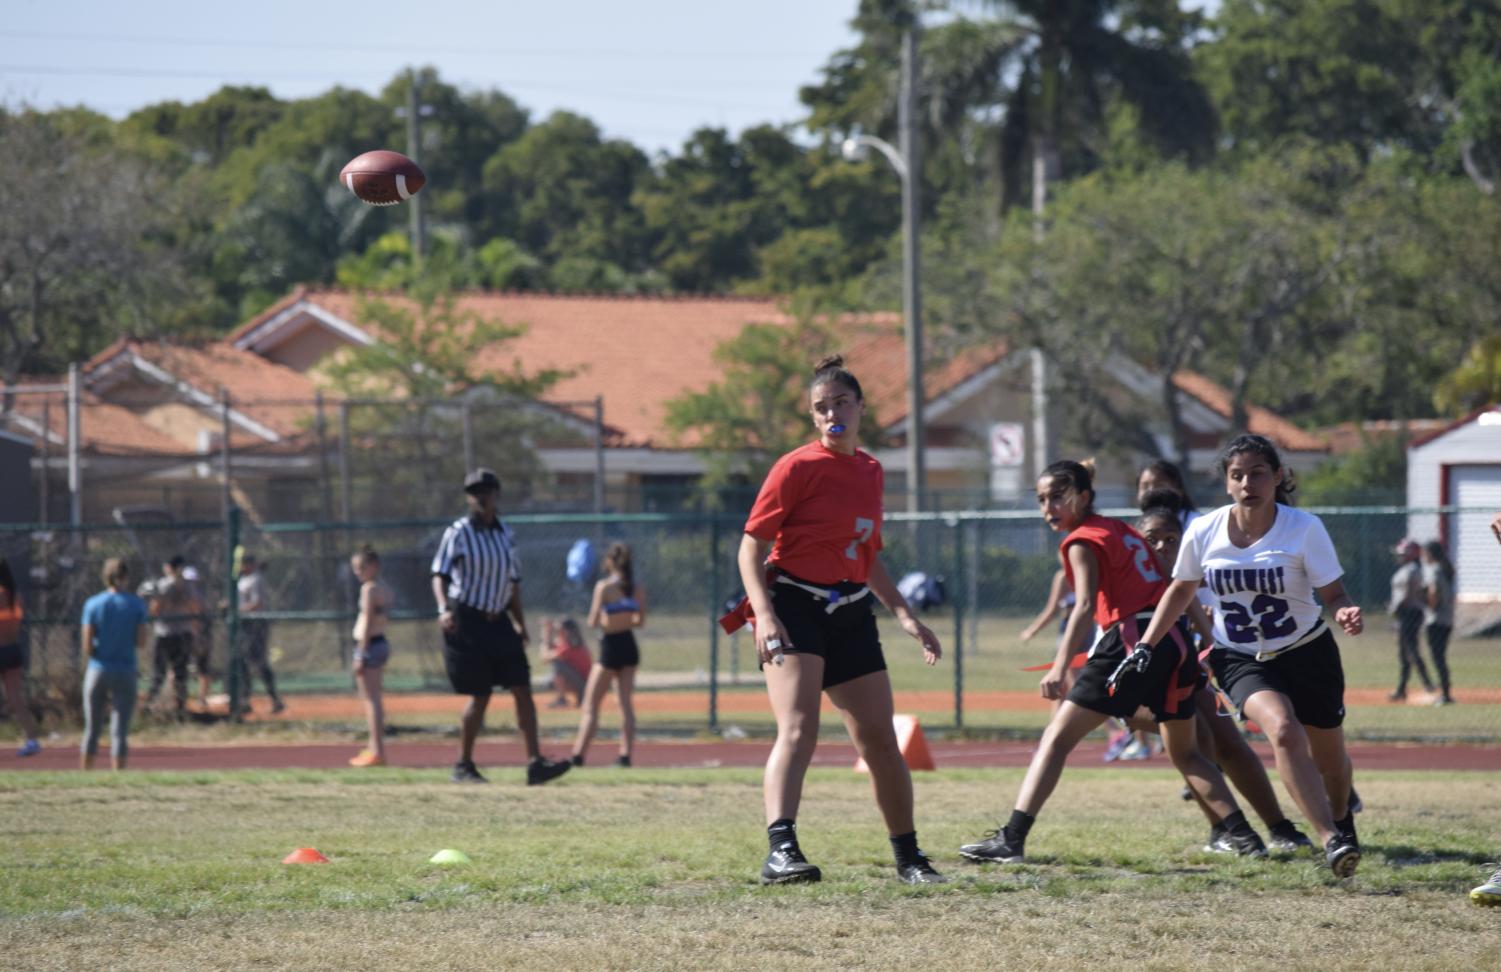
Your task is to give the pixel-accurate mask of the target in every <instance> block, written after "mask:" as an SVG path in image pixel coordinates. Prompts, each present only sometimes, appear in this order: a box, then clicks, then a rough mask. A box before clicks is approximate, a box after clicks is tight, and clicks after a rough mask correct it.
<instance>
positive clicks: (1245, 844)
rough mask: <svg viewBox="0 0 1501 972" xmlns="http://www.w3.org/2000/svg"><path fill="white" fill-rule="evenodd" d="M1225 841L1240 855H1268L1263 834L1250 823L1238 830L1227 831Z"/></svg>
mask: <svg viewBox="0 0 1501 972" xmlns="http://www.w3.org/2000/svg"><path fill="white" fill-rule="evenodd" d="M1225 842H1226V843H1228V844H1229V845H1230V849H1231V850H1232V851H1234V852H1235V854H1236V855H1238V856H1240V857H1265V856H1266V844H1265V843H1263V842H1262V840H1261V835H1260V834H1258V833H1257V832H1256V830H1255V829H1254V828H1253V827H1252V826H1251V825H1250V824H1246V825H1245V826H1244V827H1241V828H1239V829H1237V830H1227V831H1225Z"/></svg>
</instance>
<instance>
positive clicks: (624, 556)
mask: <svg viewBox="0 0 1501 972" xmlns="http://www.w3.org/2000/svg"><path fill="white" fill-rule="evenodd" d="M604 569H605V570H606V571H607V572H608V573H607V574H606V575H605V577H604V578H603V579H602V580H600V582H599V583H597V584H595V585H594V600H593V601H592V602H591V603H590V605H589V626H590V627H591V628H598V629H600V632H601V635H600V639H599V660H598V661H596V662H595V663H594V667H593V668H591V669H590V670H589V682H588V684H587V685H585V686H584V700H583V709H584V711H583V715H582V716H581V718H580V719H579V731H578V736H577V737H576V738H575V739H574V741H573V757H572V758H573V765H575V766H582V765H584V757H585V756H586V755H587V754H588V752H589V743H590V742H592V741H593V740H594V733H595V731H596V730H597V729H598V728H599V707H600V705H601V704H603V702H604V700H605V694H606V693H607V692H609V691H610V683H611V682H612V681H613V682H614V683H615V694H616V698H617V699H618V700H619V701H620V755H619V756H618V757H617V758H616V760H615V764H616V765H617V766H629V765H631V752H632V750H633V749H634V748H635V745H636V706H635V701H634V698H633V695H634V692H635V688H636V668H637V667H638V666H639V665H640V664H641V650H640V649H639V648H638V647H637V646H636V635H635V630H634V629H636V628H639V627H641V626H642V625H643V624H645V623H646V589H645V588H643V587H642V586H641V585H640V584H639V583H637V582H636V578H635V572H634V570H633V569H632V567H631V548H630V547H628V546H626V545H625V544H623V543H612V544H610V549H609V550H606V551H605V559H604Z"/></svg>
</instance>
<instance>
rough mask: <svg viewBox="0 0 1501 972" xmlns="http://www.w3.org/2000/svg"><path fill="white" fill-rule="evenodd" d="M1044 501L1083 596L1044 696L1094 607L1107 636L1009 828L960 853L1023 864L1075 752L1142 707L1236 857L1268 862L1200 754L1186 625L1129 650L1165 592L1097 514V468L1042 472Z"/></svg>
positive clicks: (1133, 540)
mask: <svg viewBox="0 0 1501 972" xmlns="http://www.w3.org/2000/svg"><path fill="white" fill-rule="evenodd" d="M1037 503H1038V505H1039V506H1040V507H1041V508H1042V516H1043V519H1044V520H1046V521H1047V523H1048V526H1049V527H1051V528H1052V530H1053V531H1054V532H1055V533H1062V534H1064V538H1063V542H1062V543H1061V544H1060V545H1059V547H1058V556H1059V559H1060V560H1061V561H1062V563H1063V569H1064V571H1065V572H1066V573H1067V574H1068V579H1069V582H1070V583H1071V584H1072V585H1073V588H1074V590H1075V592H1077V594H1078V600H1077V602H1076V603H1075V604H1074V610H1073V613H1072V614H1070V615H1069V619H1068V627H1067V628H1066V629H1065V631H1064V635H1063V638H1062V640H1061V641H1060V642H1059V644H1058V657H1057V658H1056V659H1055V660H1054V661H1053V667H1052V668H1051V669H1050V670H1049V671H1048V673H1047V674H1046V675H1044V676H1043V679H1042V683H1041V686H1040V687H1041V690H1042V697H1043V698H1045V699H1056V698H1059V697H1060V696H1061V695H1062V692H1063V681H1064V675H1065V673H1066V672H1067V671H1068V667H1069V662H1070V660H1071V659H1072V658H1073V656H1074V654H1075V652H1077V651H1079V649H1081V648H1083V647H1084V644H1085V640H1086V639H1085V633H1086V631H1087V630H1088V628H1089V614H1090V610H1091V605H1092V606H1093V611H1094V621H1095V624H1097V625H1099V627H1100V629H1101V630H1102V631H1104V632H1105V633H1104V634H1103V635H1102V636H1101V637H1100V640H1099V641H1098V642H1096V643H1095V646H1094V648H1093V649H1091V651H1090V653H1089V660H1088V661H1087V662H1086V663H1085V665H1084V667H1083V668H1082V669H1080V670H1079V677H1078V679H1077V681H1075V683H1074V687H1073V688H1072V689H1070V690H1069V692H1068V697H1067V699H1065V700H1064V702H1063V704H1062V705H1061V706H1059V707H1058V709H1057V711H1055V712H1054V713H1053V718H1052V720H1051V721H1049V722H1048V727H1047V729H1046V730H1045V731H1044V732H1043V734H1042V742H1041V744H1040V745H1039V746H1038V747H1037V752H1036V754H1035V755H1034V756H1033V757H1032V765H1031V766H1030V767H1028V769H1027V776H1026V779H1024V780H1023V781H1022V788H1021V793H1019V794H1018V795H1017V798H1016V808H1015V809H1014V810H1013V811H1012V812H1011V818H1010V820H1008V821H1007V822H1006V823H1004V824H1002V825H1001V826H1000V827H998V828H996V829H995V830H994V831H992V832H990V833H989V834H988V835H986V838H985V839H984V840H981V841H978V842H976V843H973V844H965V845H964V846H963V847H961V848H959V853H960V855H962V856H963V857H965V858H967V859H969V860H972V861H979V862H985V861H999V862H1004V863H1012V864H1014V863H1018V862H1020V861H1021V860H1023V858H1024V856H1025V852H1024V845H1025V843H1026V839H1027V834H1028V832H1029V831H1030V830H1031V829H1032V824H1033V822H1034V821H1035V820H1036V818H1037V814H1038V813H1039V812H1040V811H1041V810H1042V806H1043V804H1044V803H1046V802H1047V799H1048V796H1049V795H1051V794H1052V792H1053V788H1054V787H1055V786H1057V784H1058V777H1059V776H1060V775H1061V774H1062V772H1063V764H1064V761H1065V760H1067V759H1068V754H1069V753H1070V752H1072V751H1073V749H1074V747H1075V746H1077V745H1078V744H1079V742H1080V740H1082V739H1083V738H1084V737H1085V736H1086V735H1088V734H1089V733H1091V732H1093V731H1094V730H1095V729H1097V728H1099V726H1100V725H1101V724H1102V723H1104V721H1105V720H1106V719H1107V718H1109V717H1111V716H1115V717H1117V718H1121V719H1125V718H1129V717H1130V716H1131V715H1132V713H1134V712H1135V711H1136V709H1137V707H1138V706H1145V707H1146V708H1148V709H1150V710H1151V711H1152V715H1153V717H1154V718H1155V719H1156V720H1157V723H1158V725H1159V727H1160V728H1161V731H1162V739H1163V741H1164V742H1165V743H1166V745H1167V751H1168V755H1169V756H1171V757H1172V760H1173V765H1174V766H1176V767H1177V769H1178V771H1179V772H1180V773H1182V774H1183V778H1184V779H1185V780H1187V781H1188V783H1189V785H1190V786H1192V787H1193V789H1194V792H1195V793H1197V794H1198V795H1199V796H1200V798H1201V799H1202V800H1203V801H1204V803H1205V805H1206V806H1208V807H1209V808H1210V810H1211V811H1212V812H1213V813H1214V815H1215V817H1216V819H1217V820H1219V821H1220V824H1221V826H1222V827H1224V828H1225V831H1226V833H1227V836H1228V839H1229V840H1230V841H1231V843H1232V845H1233V846H1234V848H1235V850H1236V852H1237V853H1240V854H1246V855H1250V856H1256V857H1260V856H1264V855H1265V854H1266V845H1265V844H1263V843H1262V841H1261V838H1260V837H1259V836H1258V835H1257V833H1256V831H1254V830H1252V829H1251V826H1250V825H1249V824H1248V823H1246V818H1245V815H1244V814H1242V813H1241V812H1240V811H1239V810H1237V809H1236V807H1235V801H1234V798H1233V797H1231V795H1230V791H1229V789H1228V788H1227V787H1226V786H1225V780H1224V777H1223V776H1221V775H1220V771H1219V770H1218V769H1217V768H1216V767H1215V765H1214V763H1213V762H1211V761H1210V760H1209V759H1207V758H1205V756H1204V755H1203V753H1201V752H1200V751H1199V747H1198V742H1197V740H1196V733H1195V723H1194V714H1195V707H1194V695H1195V693H1196V692H1197V691H1198V685H1197V683H1198V658H1197V656H1195V654H1194V653H1193V651H1192V650H1191V649H1190V648H1189V645H1190V642H1189V640H1188V630H1187V628H1186V626H1185V624H1184V622H1183V621H1182V619H1181V618H1180V619H1179V620H1178V621H1177V623H1176V624H1175V625H1174V626H1173V629H1172V632H1171V634H1170V636H1169V637H1165V638H1164V639H1163V640H1162V643H1161V644H1160V645H1158V646H1157V648H1156V650H1148V651H1146V652H1145V653H1144V654H1143V653H1142V649H1141V648H1140V647H1137V648H1136V650H1135V651H1134V652H1132V651H1129V650H1128V646H1130V645H1135V644H1136V641H1137V635H1138V634H1139V632H1140V630H1141V628H1142V627H1143V626H1144V624H1145V623H1146V622H1147V621H1148V620H1149V619H1150V618H1151V616H1152V610H1153V608H1155V607H1156V605H1157V601H1158V599H1160V598H1161V597H1162V593H1163V591H1164V590H1166V588H1167V581H1166V580H1165V578H1164V577H1163V574H1162V572H1161V571H1160V570H1159V569H1158V567H1157V562H1156V560H1155V558H1154V556H1153V554H1152V551H1151V550H1150V549H1149V548H1148V547H1147V544H1146V541H1144V540H1143V539H1142V538H1141V535H1140V534H1138V533H1137V532H1136V531H1135V530H1133V529H1131V527H1129V526H1127V525H1126V524H1124V523H1122V522H1120V521H1119V520H1109V519H1106V518H1105V517H1103V516H1100V515H1099V514H1097V513H1095V511H1094V480H1093V470H1092V469H1091V468H1090V466H1088V465H1086V464H1084V463H1078V462H1070V461H1067V460H1065V461H1063V462H1055V463H1053V464H1052V465H1051V466H1049V467H1048V468H1047V469H1044V470H1043V473H1042V477H1041V478H1040V479H1038V481H1037Z"/></svg>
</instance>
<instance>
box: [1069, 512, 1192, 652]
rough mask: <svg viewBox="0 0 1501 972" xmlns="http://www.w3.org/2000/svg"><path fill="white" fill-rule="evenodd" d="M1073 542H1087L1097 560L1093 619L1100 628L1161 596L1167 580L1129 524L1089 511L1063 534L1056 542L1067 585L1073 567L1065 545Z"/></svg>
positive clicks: (1149, 551)
mask: <svg viewBox="0 0 1501 972" xmlns="http://www.w3.org/2000/svg"><path fill="white" fill-rule="evenodd" d="M1076 543H1082V544H1085V545H1087V546H1088V547H1089V549H1090V550H1091V551H1093V553H1094V556H1095V560H1096V561H1097V562H1098V564H1099V585H1100V586H1099V590H1098V591H1096V592H1095V597H1094V623H1095V624H1097V625H1099V626H1100V630H1101V631H1104V630H1105V629H1106V628H1109V627H1110V626H1111V625H1112V624H1115V623H1116V622H1117V621H1119V620H1120V619H1121V618H1123V617H1128V616H1130V615H1133V614H1136V613H1137V612H1139V611H1145V610H1147V609H1148V608H1153V607H1156V606H1157V602H1158V601H1160V600H1161V599H1162V593H1163V591H1165V590H1167V580H1166V578H1164V577H1163V576H1162V571H1160V570H1158V569H1157V559H1156V558H1155V557H1153V556H1152V548H1151V547H1148V546H1147V542H1146V541H1145V540H1143V539H1142V538H1141V534H1139V533H1137V532H1136V531H1135V530H1133V529H1131V527H1130V526H1129V525H1127V524H1125V523H1122V522H1121V521H1120V520H1111V519H1108V518H1106V517H1103V516H1100V515H1099V514H1097V513H1091V514H1089V515H1088V516H1086V517H1085V518H1084V522H1083V523H1080V524H1079V525H1078V526H1077V527H1075V528H1074V530H1073V532H1072V533H1070V534H1069V535H1068V536H1066V537H1064V538H1063V542H1062V543H1060V544H1059V545H1058V556H1059V558H1060V559H1062V561H1063V571H1064V573H1065V574H1066V575H1067V576H1068V582H1069V584H1070V586H1072V585H1073V583H1074V568H1073V566H1072V565H1071V564H1069V562H1068V548H1069V547H1071V546H1073V545H1074V544H1076ZM1074 589H1075V590H1078V588H1077V587H1075V588H1074Z"/></svg>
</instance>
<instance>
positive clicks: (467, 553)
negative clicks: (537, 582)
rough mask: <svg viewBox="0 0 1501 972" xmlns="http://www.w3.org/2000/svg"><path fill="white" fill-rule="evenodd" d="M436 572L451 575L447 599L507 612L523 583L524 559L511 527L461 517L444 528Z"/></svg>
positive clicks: (497, 522) (434, 565) (487, 610)
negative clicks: (521, 556)
mask: <svg viewBox="0 0 1501 972" xmlns="http://www.w3.org/2000/svg"><path fill="white" fill-rule="evenodd" d="M433 573H434V574H437V575H440V576H443V577H447V578H448V598H449V600H451V601H457V602H458V603H460V604H467V605H468V606H469V607H472V608H477V609H478V610H481V611H486V612H489V613H492V614H498V613H499V612H501V611H504V610H505V609H506V607H507V606H508V605H509V604H510V603H511V593H512V592H513V591H514V590H515V589H516V585H517V584H519V583H521V558H520V557H518V556H517V554H516V541H515V538H514V537H512V535H511V529H510V527H508V526H506V525H505V524H503V523H501V522H500V520H499V518H497V519H496V520H495V522H494V523H493V524H491V525H490V526H486V525H485V524H484V522H483V521H481V520H479V519H478V518H476V517H473V516H465V517H460V518H459V519H457V520H454V521H453V525H452V526H450V527H449V528H448V529H447V530H444V531H443V539H442V541H440V542H439V544H438V552H437V553H436V554H434V555H433Z"/></svg>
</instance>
